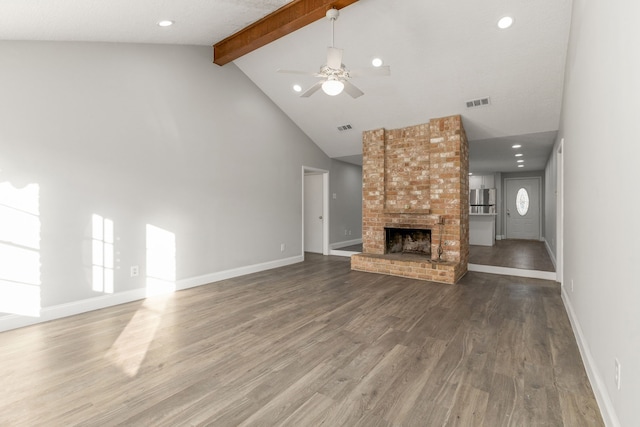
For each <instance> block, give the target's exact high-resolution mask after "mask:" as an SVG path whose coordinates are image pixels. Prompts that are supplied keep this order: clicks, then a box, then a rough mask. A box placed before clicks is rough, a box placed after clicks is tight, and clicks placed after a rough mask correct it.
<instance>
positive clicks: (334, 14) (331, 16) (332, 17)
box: [327, 9, 340, 47]
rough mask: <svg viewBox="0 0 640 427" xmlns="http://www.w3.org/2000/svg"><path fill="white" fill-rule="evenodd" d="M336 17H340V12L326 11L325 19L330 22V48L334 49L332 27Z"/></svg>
mask: <svg viewBox="0 0 640 427" xmlns="http://www.w3.org/2000/svg"><path fill="white" fill-rule="evenodd" d="M338 16H340V12H339V11H338V9H329V10H327V18H329V20H330V21H331V47H335V46H334V42H335V30H334V25H335V23H336V19H338Z"/></svg>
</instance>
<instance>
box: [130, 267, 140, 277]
mask: <svg viewBox="0 0 640 427" xmlns="http://www.w3.org/2000/svg"><path fill="white" fill-rule="evenodd" d="M139 274H140V267H138V266H137V265H132V266H131V277H137V276H138V275H139Z"/></svg>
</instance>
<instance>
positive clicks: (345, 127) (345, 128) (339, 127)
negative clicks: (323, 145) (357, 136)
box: [338, 125, 353, 132]
mask: <svg viewBox="0 0 640 427" xmlns="http://www.w3.org/2000/svg"><path fill="white" fill-rule="evenodd" d="M351 129H353V127H351V125H342V126H338V130H339V131H340V132H343V131H345V130H351Z"/></svg>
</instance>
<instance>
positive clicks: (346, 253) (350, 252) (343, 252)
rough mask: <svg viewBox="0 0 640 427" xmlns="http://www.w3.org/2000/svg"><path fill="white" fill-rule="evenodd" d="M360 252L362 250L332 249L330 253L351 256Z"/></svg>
mask: <svg viewBox="0 0 640 427" xmlns="http://www.w3.org/2000/svg"><path fill="white" fill-rule="evenodd" d="M359 253H360V252H353V251H341V250H340V249H332V250H331V252H329V255H335V256H345V257H349V258H351V255H356V254H359Z"/></svg>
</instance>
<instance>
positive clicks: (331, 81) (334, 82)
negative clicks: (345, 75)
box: [322, 76, 344, 96]
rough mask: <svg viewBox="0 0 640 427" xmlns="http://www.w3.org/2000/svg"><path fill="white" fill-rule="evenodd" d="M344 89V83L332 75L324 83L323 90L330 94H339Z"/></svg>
mask: <svg viewBox="0 0 640 427" xmlns="http://www.w3.org/2000/svg"><path fill="white" fill-rule="evenodd" d="M343 90H344V83H342V82H341V81H340V80H338V79H337V78H336V77H335V76H330V77H329V78H328V79H327V80H326V81H325V82H323V83H322V91H323V92H324V93H326V94H327V95H329V96H336V95H339V94H341V93H342V91H343Z"/></svg>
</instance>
